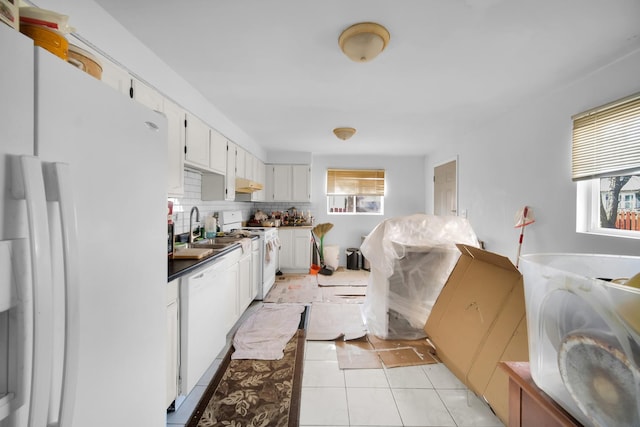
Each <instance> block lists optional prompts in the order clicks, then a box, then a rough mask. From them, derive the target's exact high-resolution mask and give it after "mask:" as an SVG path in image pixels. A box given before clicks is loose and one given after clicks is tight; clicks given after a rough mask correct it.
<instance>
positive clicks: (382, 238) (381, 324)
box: [360, 214, 479, 339]
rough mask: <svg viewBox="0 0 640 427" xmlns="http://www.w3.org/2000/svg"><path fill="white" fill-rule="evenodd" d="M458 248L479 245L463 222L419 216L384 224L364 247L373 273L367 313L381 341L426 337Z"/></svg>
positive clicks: (362, 248) (450, 217)
mask: <svg viewBox="0 0 640 427" xmlns="http://www.w3.org/2000/svg"><path fill="white" fill-rule="evenodd" d="M456 243H464V244H467V245H472V246H476V247H478V246H479V243H478V239H477V237H476V234H475V232H474V231H473V229H472V228H471V225H470V224H469V222H468V221H467V220H466V219H465V218H462V217H456V216H436V215H427V214H415V215H410V216H405V217H397V218H391V219H388V220H385V221H383V222H381V223H380V224H378V225H377V226H376V228H375V229H374V230H373V231H372V232H371V233H370V234H369V235H368V236H367V238H366V239H365V240H364V242H362V245H361V247H360V250H361V252H362V255H363V256H364V257H366V258H367V259H368V260H369V263H370V265H371V274H370V275H369V282H368V284H367V295H366V298H365V302H364V306H363V314H364V316H365V320H366V323H367V328H368V330H369V332H370V333H373V334H374V335H376V336H378V337H379V338H383V339H418V338H422V337H425V336H426V335H425V333H424V329H423V328H424V325H425V323H426V321H427V318H428V317H429V314H430V313H431V309H432V308H433V304H434V303H435V301H436V299H437V298H438V295H439V294H440V291H441V290H442V288H443V287H444V284H445V283H446V281H447V279H448V278H449V275H450V274H451V272H452V271H453V268H454V267H455V265H456V262H457V261H458V258H459V257H460V251H459V250H458V249H457V248H456V246H455V244H456Z"/></svg>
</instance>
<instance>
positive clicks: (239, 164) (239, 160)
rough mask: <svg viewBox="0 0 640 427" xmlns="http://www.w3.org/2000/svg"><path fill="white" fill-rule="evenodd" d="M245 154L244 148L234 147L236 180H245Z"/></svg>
mask: <svg viewBox="0 0 640 427" xmlns="http://www.w3.org/2000/svg"><path fill="white" fill-rule="evenodd" d="M246 157H247V152H246V151H245V149H244V148H242V147H238V146H236V178H247V171H246V168H245V167H246V165H245V160H246Z"/></svg>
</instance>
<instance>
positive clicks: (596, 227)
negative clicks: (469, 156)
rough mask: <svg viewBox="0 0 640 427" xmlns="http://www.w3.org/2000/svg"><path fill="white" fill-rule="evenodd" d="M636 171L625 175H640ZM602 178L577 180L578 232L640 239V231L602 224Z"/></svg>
mask: <svg viewBox="0 0 640 427" xmlns="http://www.w3.org/2000/svg"><path fill="white" fill-rule="evenodd" d="M639 174H640V171H638V172H636V173H631V174H627V173H625V174H624V175H639ZM600 197H601V196H600V178H595V179H590V180H583V181H578V182H577V203H576V232H578V233H584V234H594V235H599V236H609V237H619V238H625V239H640V231H634V230H620V229H617V228H607V227H602V226H600Z"/></svg>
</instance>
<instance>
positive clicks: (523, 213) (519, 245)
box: [516, 206, 529, 268]
mask: <svg viewBox="0 0 640 427" xmlns="http://www.w3.org/2000/svg"><path fill="white" fill-rule="evenodd" d="M528 211H529V209H527V207H526V206H525V207H524V210H523V211H522V226H521V227H520V241H519V242H518V254H517V255H516V268H518V264H519V263H520V249H522V240H524V227H525V225H524V223H525V220H526V218H527V213H529V212H528Z"/></svg>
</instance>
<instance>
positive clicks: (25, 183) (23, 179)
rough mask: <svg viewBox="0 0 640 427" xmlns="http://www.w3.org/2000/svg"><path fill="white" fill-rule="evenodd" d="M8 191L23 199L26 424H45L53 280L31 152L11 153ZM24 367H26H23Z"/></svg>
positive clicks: (37, 168) (39, 177)
mask: <svg viewBox="0 0 640 427" xmlns="http://www.w3.org/2000/svg"><path fill="white" fill-rule="evenodd" d="M11 161H12V168H11V170H12V177H11V178H12V187H11V190H12V194H13V196H14V197H15V198H17V199H24V200H26V207H27V209H26V213H27V224H28V228H29V237H28V239H29V251H30V254H31V265H30V266H29V267H30V270H31V280H32V283H31V285H32V295H33V324H32V326H33V332H32V333H33V347H32V348H33V359H32V364H31V367H30V368H31V375H30V376H31V384H30V389H31V390H30V399H29V422H28V425H29V427H42V426H45V425H47V416H48V408H49V397H50V392H51V360H50V355H51V354H52V352H53V305H52V300H53V284H52V279H51V276H52V270H51V245H50V238H49V237H50V236H49V223H48V217H47V202H46V198H45V190H44V178H43V174H42V163H41V162H40V160H39V159H38V158H37V157H33V156H14V157H12V158H11ZM26 369H29V368H28V367H26Z"/></svg>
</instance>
